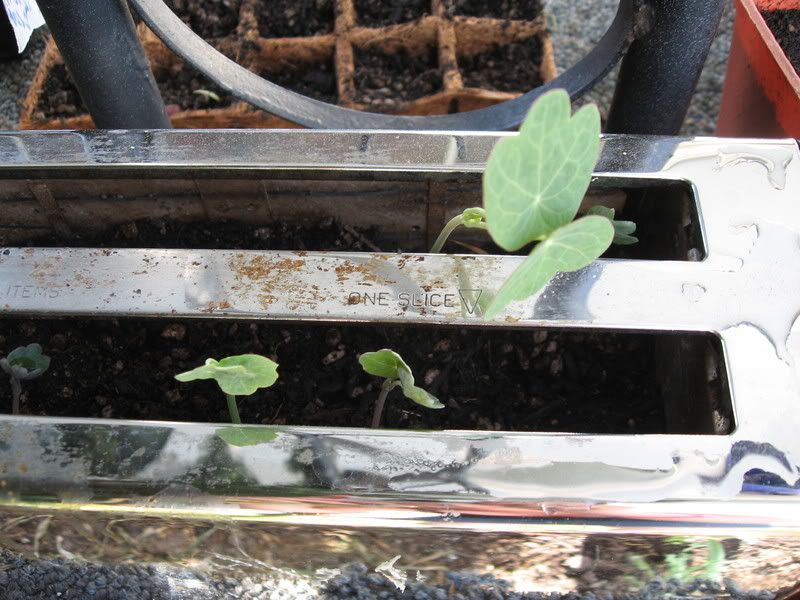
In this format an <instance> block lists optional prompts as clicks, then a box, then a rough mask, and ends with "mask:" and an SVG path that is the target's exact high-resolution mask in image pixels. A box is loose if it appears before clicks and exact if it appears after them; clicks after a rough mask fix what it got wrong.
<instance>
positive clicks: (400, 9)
mask: <svg viewBox="0 0 800 600" xmlns="http://www.w3.org/2000/svg"><path fill="white" fill-rule="evenodd" d="M355 8H356V14H357V15H358V24H359V25H362V26H364V27H383V26H386V25H396V24H398V23H407V22H409V21H415V20H417V19H419V18H421V17H424V16H425V15H428V14H430V10H431V3H430V0H395V1H393V2H390V1H388V0H355Z"/></svg>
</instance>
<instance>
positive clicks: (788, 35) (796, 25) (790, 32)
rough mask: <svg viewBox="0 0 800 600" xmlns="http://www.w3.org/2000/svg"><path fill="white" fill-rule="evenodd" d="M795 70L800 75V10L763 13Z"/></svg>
mask: <svg viewBox="0 0 800 600" xmlns="http://www.w3.org/2000/svg"><path fill="white" fill-rule="evenodd" d="M761 14H762V15H763V17H764V20H765V21H766V22H767V25H769V28H770V29H771V30H772V33H773V35H774V36H775V39H776V40H778V43H779V44H780V45H781V48H782V49H783V51H784V52H785V53H786V56H787V57H788V58H789V61H790V62H791V63H792V66H793V67H794V70H795V71H797V72H798V73H800V8H794V9H787V10H774V11H769V12H763V13H761Z"/></svg>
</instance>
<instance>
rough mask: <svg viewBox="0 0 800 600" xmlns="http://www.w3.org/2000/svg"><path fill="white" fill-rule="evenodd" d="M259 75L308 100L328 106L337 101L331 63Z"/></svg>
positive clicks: (334, 75) (333, 69)
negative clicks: (327, 104) (306, 97)
mask: <svg viewBox="0 0 800 600" xmlns="http://www.w3.org/2000/svg"><path fill="white" fill-rule="evenodd" d="M259 75H261V77H264V78H265V79H268V80H269V81H271V82H273V83H276V84H278V85H280V86H282V87H285V88H286V89H287V90H292V91H293V92H297V93H298V94H303V95H304V96H308V97H309V98H314V99H316V100H321V101H322V102H327V103H329V104H336V102H338V100H339V94H338V91H337V89H336V71H335V68H334V66H333V63H332V62H324V63H318V64H312V65H308V66H307V67H305V68H301V69H292V70H288V69H287V70H284V71H282V72H280V73H266V72H262V73H259Z"/></svg>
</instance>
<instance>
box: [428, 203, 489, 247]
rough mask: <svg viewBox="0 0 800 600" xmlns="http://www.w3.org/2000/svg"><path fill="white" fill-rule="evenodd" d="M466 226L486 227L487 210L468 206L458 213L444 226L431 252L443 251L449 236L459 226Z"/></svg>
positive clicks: (474, 227)
mask: <svg viewBox="0 0 800 600" xmlns="http://www.w3.org/2000/svg"><path fill="white" fill-rule="evenodd" d="M462 225H463V226H464V227H467V228H470V229H483V230H485V229H486V211H485V210H483V209H482V208H478V207H474V208H467V209H465V210H464V212H462V213H461V214H460V215H456V216H455V217H453V218H452V219H450V220H449V221H448V222H447V225H445V226H444V229H442V232H441V233H440V234H439V237H437V238H436V241H435V242H433V246H431V254H436V253H437V252H441V251H442V247H444V244H445V242H446V241H447V238H449V237H450V234H452V233H453V232H454V231H455V230H456V228H457V227H459V226H462Z"/></svg>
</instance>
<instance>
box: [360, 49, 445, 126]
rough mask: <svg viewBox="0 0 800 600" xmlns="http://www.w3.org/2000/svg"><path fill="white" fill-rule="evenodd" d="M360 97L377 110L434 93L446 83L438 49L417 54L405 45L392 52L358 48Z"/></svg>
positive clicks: (391, 107) (386, 109)
mask: <svg viewBox="0 0 800 600" xmlns="http://www.w3.org/2000/svg"><path fill="white" fill-rule="evenodd" d="M354 77H355V84H356V101H357V102H361V103H364V104H368V105H370V108H371V109H373V110H377V111H392V110H394V109H395V108H397V105H398V104H399V103H401V102H409V101H411V100H416V99H417V98H422V97H423V96H427V95H429V94H433V93H435V92H437V91H439V89H440V88H441V87H442V74H441V73H440V71H439V68H438V63H437V58H436V51H435V49H434V48H431V49H430V51H429V52H428V53H427V54H425V55H423V56H420V57H418V56H413V55H412V54H410V53H409V52H407V51H406V50H405V49H400V50H399V51H398V52H396V53H394V54H388V53H386V52H383V51H381V50H378V49H377V48H369V49H362V48H356V49H355V74H354Z"/></svg>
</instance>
